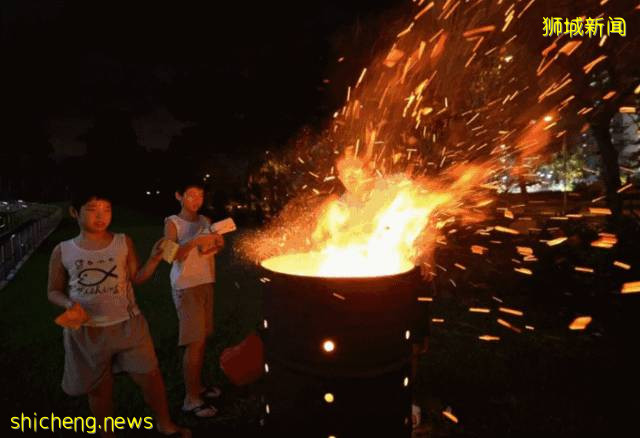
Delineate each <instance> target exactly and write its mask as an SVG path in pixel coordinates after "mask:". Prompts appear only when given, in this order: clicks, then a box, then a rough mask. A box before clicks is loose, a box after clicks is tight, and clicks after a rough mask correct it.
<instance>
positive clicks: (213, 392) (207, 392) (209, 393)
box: [200, 385, 222, 398]
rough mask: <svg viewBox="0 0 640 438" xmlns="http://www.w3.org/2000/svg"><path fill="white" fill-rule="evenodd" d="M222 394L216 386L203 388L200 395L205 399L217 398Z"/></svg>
mask: <svg viewBox="0 0 640 438" xmlns="http://www.w3.org/2000/svg"><path fill="white" fill-rule="evenodd" d="M221 394H222V391H221V390H220V388H218V387H217V386H213V385H211V386H207V387H205V388H204V389H203V390H202V392H201V393H200V395H201V396H202V397H205V398H218V397H220V395H221Z"/></svg>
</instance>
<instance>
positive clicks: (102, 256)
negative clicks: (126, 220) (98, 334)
mask: <svg viewBox="0 0 640 438" xmlns="http://www.w3.org/2000/svg"><path fill="white" fill-rule="evenodd" d="M60 248H61V251H62V264H63V265H64V267H65V269H66V270H67V273H68V275H69V283H68V286H67V287H68V293H69V298H71V300H73V301H74V302H76V303H79V304H80V305H81V306H82V307H83V308H84V309H85V310H86V311H87V314H88V315H89V321H88V322H86V323H85V325H88V326H94V327H104V326H108V325H112V324H117V323H119V322H122V321H126V320H128V319H129V318H131V317H132V316H135V315H139V314H140V309H139V308H138V305H137V304H136V300H135V296H134V294H133V286H132V285H131V279H130V278H129V270H128V268H127V254H128V252H129V249H128V247H127V241H126V238H125V235H124V234H114V235H113V239H111V243H110V244H109V245H108V246H107V247H105V248H103V249H98V250H87V249H83V248H80V247H79V246H78V245H77V244H76V243H75V242H74V241H73V239H71V240H66V241H64V242H62V244H61V246H60Z"/></svg>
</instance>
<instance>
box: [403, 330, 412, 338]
mask: <svg viewBox="0 0 640 438" xmlns="http://www.w3.org/2000/svg"><path fill="white" fill-rule="evenodd" d="M410 337H411V332H410V331H409V330H407V331H406V332H404V338H405V339H407V340H409V338H410Z"/></svg>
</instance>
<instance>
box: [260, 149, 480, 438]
mask: <svg viewBox="0 0 640 438" xmlns="http://www.w3.org/2000/svg"><path fill="white" fill-rule="evenodd" d="M337 167H338V169H339V175H340V180H341V181H342V182H343V184H344V186H345V188H346V189H347V191H346V192H345V194H344V195H343V196H341V197H332V198H329V199H328V200H327V202H325V203H324V204H323V205H321V206H320V207H319V209H318V210H316V211H314V212H313V217H312V218H311V219H312V220H311V219H310V220H308V221H306V220H305V221H303V222H309V223H307V224H306V225H307V228H306V231H305V230H300V229H299V233H298V235H299V237H300V235H301V236H302V237H304V236H305V235H306V236H308V237H307V238H306V239H303V240H307V241H308V243H309V244H310V245H309V248H308V249H307V250H306V251H300V252H288V253H285V254H284V255H276V256H272V257H266V258H264V259H262V261H261V263H260V264H261V268H262V269H263V274H264V280H265V281H264V284H265V294H264V298H263V314H264V321H263V328H264V330H263V336H264V345H265V359H266V363H265V373H266V374H265V383H266V385H265V388H266V390H265V406H264V409H265V426H266V427H267V428H268V429H269V431H270V432H271V433H272V434H274V435H275V436H278V435H279V436H289V435H288V433H290V431H291V429H292V428H294V429H296V430H298V429H299V430H300V431H301V432H300V434H301V436H319V437H329V436H335V437H345V436H347V437H348V436H362V435H361V434H362V431H363V430H365V429H367V428H371V427H373V428H374V429H375V431H376V433H384V435H385V436H394V437H402V436H409V435H410V433H411V429H412V422H411V391H412V381H411V380H412V379H411V369H410V368H411V354H412V342H413V340H414V339H413V337H412V331H414V327H415V326H416V323H417V321H418V319H419V318H418V316H419V314H420V307H419V304H418V296H419V294H421V291H423V290H424V288H425V284H424V283H425V282H424V280H423V277H422V275H421V269H420V267H419V266H418V262H419V260H420V255H421V254H423V253H424V252H425V251H426V250H427V249H429V248H431V247H432V245H433V239H434V236H436V235H437V233H435V232H432V231H433V230H434V227H435V224H434V218H436V217H437V212H438V209H443V208H448V209H451V208H454V204H456V203H458V202H459V198H460V196H462V195H463V194H464V193H467V191H468V190H472V188H473V185H472V184H469V182H473V181H474V178H476V176H475V175H476V173H475V172H474V169H473V168H468V169H465V172H461V173H460V174H459V175H458V179H457V181H456V182H455V183H454V184H453V185H452V186H449V189H450V190H449V191H448V192H444V191H440V190H436V189H435V187H433V186H429V185H428V184H423V183H421V182H420V181H416V180H412V179H410V178H407V177H406V176H404V175H395V176H387V177H377V176H376V175H374V174H373V173H371V172H370V171H369V170H368V169H367V168H366V167H365V166H363V165H362V162H361V161H359V160H357V159H355V158H353V157H351V158H346V159H343V160H341V161H339V162H338V164H337ZM451 187H454V189H455V190H451ZM467 187H471V189H469V188H467ZM260 243H264V241H257V244H260ZM290 244H291V245H294V243H293V242H290ZM421 322H422V323H423V324H428V321H421Z"/></svg>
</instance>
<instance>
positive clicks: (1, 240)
mask: <svg viewBox="0 0 640 438" xmlns="http://www.w3.org/2000/svg"><path fill="white" fill-rule="evenodd" d="M31 208H32V209H33V212H32V215H31V216H32V217H31V218H30V219H29V220H27V221H25V222H24V223H22V224H20V225H18V226H17V227H16V228H14V229H12V230H10V231H8V232H4V233H3V234H0V289H2V288H4V286H6V284H7V283H8V282H9V281H11V280H12V279H13V277H14V276H15V274H16V272H17V271H18V269H20V267H21V266H22V264H23V263H24V262H25V261H26V260H27V259H28V258H29V256H30V255H31V254H32V253H33V251H34V250H35V249H36V248H37V247H38V246H39V245H40V244H41V243H42V241H43V240H44V239H46V238H47V236H49V234H51V232H53V230H55V229H56V227H57V226H58V224H59V223H60V220H61V218H62V210H61V209H60V208H57V207H51V206H46V205H32V207H31Z"/></svg>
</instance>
